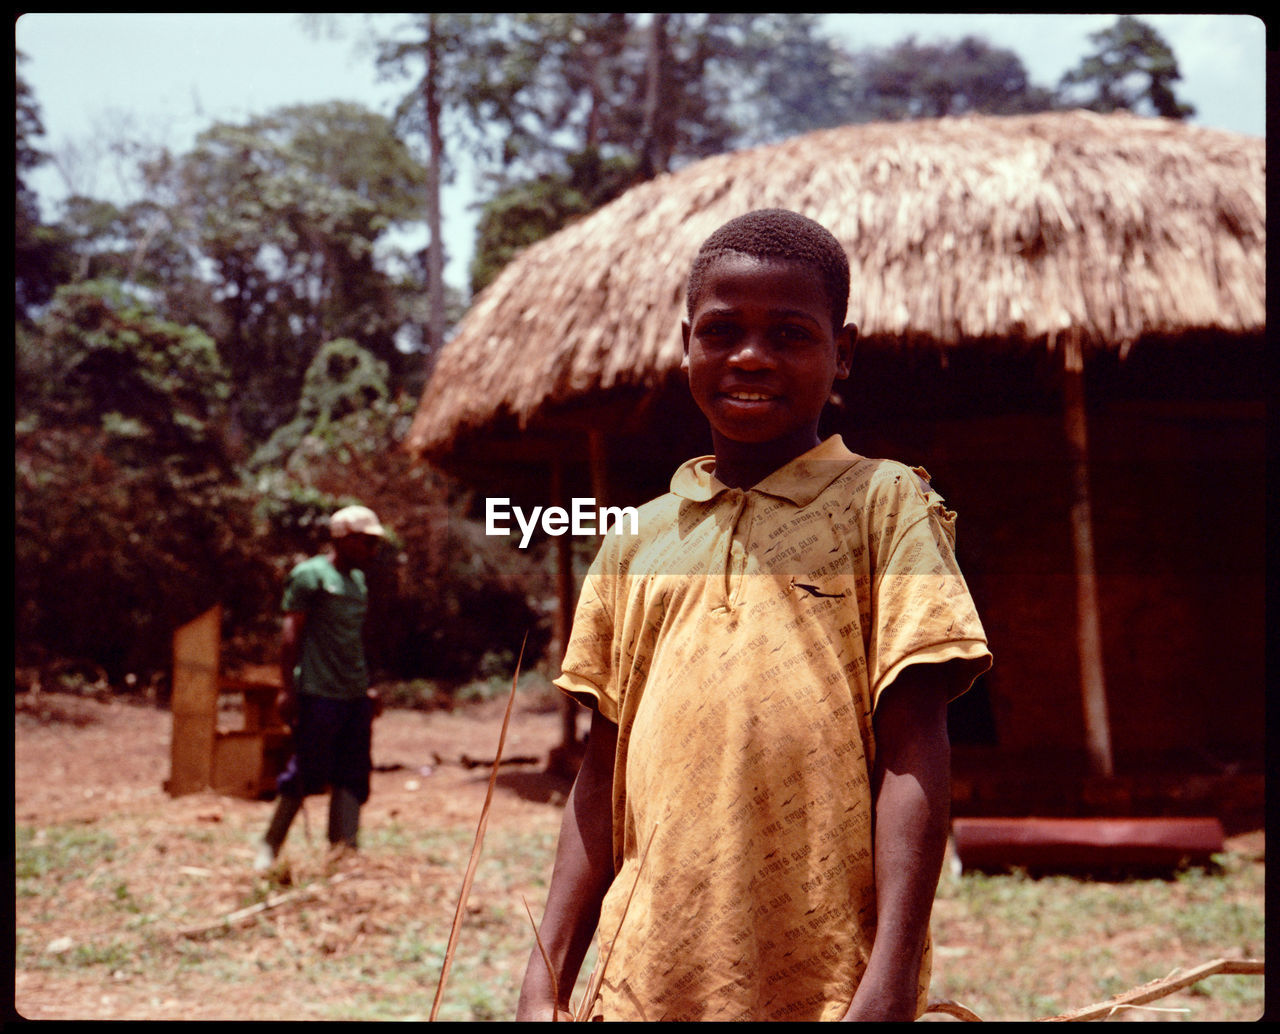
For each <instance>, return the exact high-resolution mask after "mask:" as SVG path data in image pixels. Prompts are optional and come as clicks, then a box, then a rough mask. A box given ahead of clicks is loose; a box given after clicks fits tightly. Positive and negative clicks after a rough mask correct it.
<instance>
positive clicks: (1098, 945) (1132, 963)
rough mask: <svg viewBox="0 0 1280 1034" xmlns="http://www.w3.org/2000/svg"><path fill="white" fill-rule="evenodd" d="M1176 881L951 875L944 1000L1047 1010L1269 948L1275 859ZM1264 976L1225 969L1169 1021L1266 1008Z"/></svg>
mask: <svg viewBox="0 0 1280 1034" xmlns="http://www.w3.org/2000/svg"><path fill="white" fill-rule="evenodd" d="M1224 863H1225V864H1223V865H1222V866H1221V867H1220V868H1218V869H1216V870H1210V871H1206V870H1203V869H1189V870H1186V871H1183V872H1181V873H1179V874H1177V876H1176V877H1174V878H1170V879H1129V880H1121V881H1101V880H1099V881H1093V880H1087V879H1076V878H1071V877H1066V876H1046V877H1042V878H1039V879H1033V878H1031V877H1030V876H1028V875H1026V874H1025V873H1012V874H1008V875H998V876H995V875H986V874H981V873H970V874H965V875H964V876H960V877H956V876H953V875H947V876H944V878H943V880H942V881H941V885H940V887H939V892H938V898H937V902H936V904H935V907H934V922H933V933H934V944H935V948H936V953H935V960H934V970H933V974H934V975H933V986H932V991H931V994H932V997H934V998H944V999H948V998H949V999H952V1000H955V1001H958V1002H960V1003H962V1004H964V1005H966V1006H967V1007H968V1008H970V1009H972V1010H973V1011H974V1012H975V1013H977V1014H978V1015H979V1016H981V1017H982V1018H983V1019H984V1020H991V1021H1009V1020H1032V1019H1042V1018H1046V1017H1049V1016H1053V1015H1057V1014H1060V1013H1064V1012H1068V1011H1070V1010H1072V1009H1078V1008H1082V1007H1084V1006H1087V1005H1092V1004H1094V1003H1097V1002H1101V1001H1105V1000H1106V999H1108V998H1110V997H1111V996H1112V995H1114V994H1118V993H1122V992H1124V991H1128V990H1130V989H1132V988H1134V987H1137V986H1139V985H1140V984H1143V983H1146V982H1148V981H1150V980H1155V979H1160V978H1163V977H1165V976H1168V975H1169V974H1170V973H1171V972H1172V971H1174V970H1176V969H1179V968H1181V969H1190V968H1193V967H1195V966H1198V965H1201V964H1203V963H1206V962H1210V961H1212V960H1214V959H1216V958H1225V957H1233V956H1244V957H1262V950H1263V927H1264V920H1263V900H1264V893H1265V891H1264V884H1265V876H1264V870H1263V866H1261V865H1258V864H1250V863H1248V862H1246V861H1243V860H1241V859H1224ZM1262 1003H1263V981H1262V980H1261V979H1260V978H1258V977H1229V976H1213V977H1209V978H1207V979H1206V980H1204V981H1202V982H1201V983H1200V984H1198V985H1196V986H1195V988H1194V989H1193V990H1192V991H1188V992H1179V993H1178V994H1177V995H1173V996H1169V1000H1168V1001H1166V1000H1163V999H1162V1000H1157V1001H1155V1002H1153V1003H1151V1004H1152V1005H1154V1006H1156V1007H1159V1008H1169V1009H1186V1010H1189V1011H1188V1012H1185V1013H1175V1012H1170V1013H1167V1014H1166V1013H1156V1012H1154V1011H1152V1012H1151V1013H1150V1015H1151V1016H1156V1015H1159V1016H1160V1017H1162V1018H1166V1019H1168V1018H1177V1017H1179V1016H1182V1017H1184V1018H1187V1019H1195V1020H1200V1021H1210V1020H1216V1019H1224V1020H1233V1019H1235V1020H1238V1019H1251V1018H1256V1017H1257V1016H1258V1015H1261V1011H1262Z"/></svg>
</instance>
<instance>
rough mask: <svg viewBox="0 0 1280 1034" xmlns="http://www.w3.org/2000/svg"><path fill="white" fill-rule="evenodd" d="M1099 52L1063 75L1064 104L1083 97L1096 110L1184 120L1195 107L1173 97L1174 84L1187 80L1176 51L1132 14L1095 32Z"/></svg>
mask: <svg viewBox="0 0 1280 1034" xmlns="http://www.w3.org/2000/svg"><path fill="white" fill-rule="evenodd" d="M1089 40H1090V42H1091V43H1093V44H1094V46H1096V47H1097V48H1098V49H1097V50H1096V52H1095V53H1092V54H1089V55H1086V56H1085V57H1084V58H1083V59H1082V60H1081V62H1080V64H1079V65H1078V66H1077V67H1076V68H1074V69H1072V70H1071V71H1069V72H1067V73H1066V74H1065V75H1063V77H1062V79H1061V80H1060V81H1059V84H1058V90H1059V94H1060V95H1061V97H1062V100H1063V102H1064V103H1072V99H1073V98H1079V100H1078V101H1077V102H1076V103H1077V104H1078V106H1080V107H1084V108H1088V109H1089V110H1091V111H1099V112H1111V111H1118V110H1127V111H1134V112H1139V113H1151V114H1156V115H1159V116H1161V117H1163V118H1172V119H1185V118H1190V117H1191V116H1192V115H1194V114H1195V110H1196V109H1195V108H1194V107H1193V106H1192V105H1190V104H1184V103H1182V102H1181V101H1179V100H1178V99H1177V97H1175V96H1174V93H1173V85H1172V84H1173V83H1175V82H1177V81H1178V80H1179V79H1181V78H1182V76H1181V74H1180V73H1179V71H1178V62H1177V59H1176V58H1175V57H1174V55H1173V51H1172V50H1171V49H1170V48H1169V45H1168V44H1167V43H1166V42H1165V41H1164V39H1163V38H1162V37H1161V36H1160V34H1159V33H1158V32H1156V30H1155V29H1154V28H1152V27H1151V26H1150V25H1148V24H1147V23H1146V22H1144V21H1141V20H1140V19H1138V18H1135V17H1133V16H1132V15H1128V14H1126V15H1121V16H1120V17H1119V18H1117V19H1116V22H1115V24H1114V25H1112V26H1110V27H1109V28H1106V29H1103V30H1101V31H1100V32H1095V33H1091V34H1090V36H1089Z"/></svg>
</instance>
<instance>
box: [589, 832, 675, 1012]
mask: <svg viewBox="0 0 1280 1034" xmlns="http://www.w3.org/2000/svg"><path fill="white" fill-rule="evenodd" d="M657 832H658V827H657V826H654V827H653V829H652V830H650V832H649V841H648V843H646V844H645V845H644V853H643V854H641V855H640V864H639V865H638V866H637V867H636V878H635V882H633V883H632V884H631V889H630V890H629V891H628V892H627V901H626V904H624V905H623V906H622V915H620V916H619V917H618V926H617V928H616V929H615V930H614V931H613V939H612V940H610V941H609V950H608V951H606V952H605V955H604V958H603V959H601V960H600V961H599V963H598V964H597V965H596V968H595V969H593V970H592V971H591V976H590V977H589V978H588V979H587V989H586V992H585V993H584V994H583V996H582V1004H581V1005H579V1006H578V1008H577V1011H576V1012H575V1013H574V1019H576V1020H578V1021H583V1020H587V1019H589V1018H590V1012H591V1007H592V1006H593V1005H595V1004H596V999H597V998H599V997H600V987H601V985H602V984H603V983H604V974H605V970H607V969H608V967H609V959H610V958H611V957H612V955H613V946H614V945H615V944H616V943H617V941H618V934H619V933H621V932H622V924H623V923H624V922H625V921H626V918H627V912H628V911H629V910H630V908H631V899H632V898H633V897H634V896H635V893H636V887H637V885H639V883H640V874H641V873H642V872H644V863H645V860H646V859H647V858H648V857H649V847H650V845H652V844H653V837H654V834H655V833H657Z"/></svg>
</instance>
